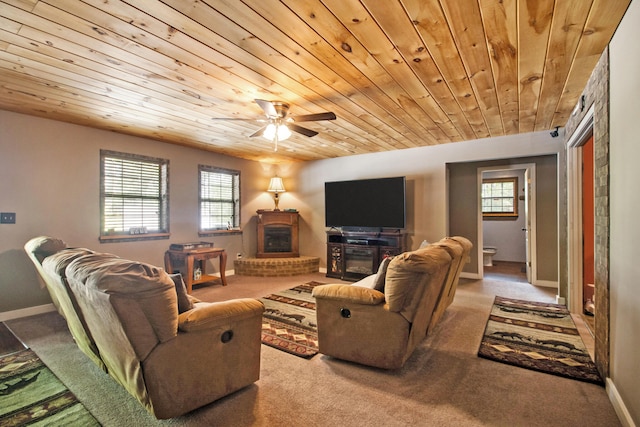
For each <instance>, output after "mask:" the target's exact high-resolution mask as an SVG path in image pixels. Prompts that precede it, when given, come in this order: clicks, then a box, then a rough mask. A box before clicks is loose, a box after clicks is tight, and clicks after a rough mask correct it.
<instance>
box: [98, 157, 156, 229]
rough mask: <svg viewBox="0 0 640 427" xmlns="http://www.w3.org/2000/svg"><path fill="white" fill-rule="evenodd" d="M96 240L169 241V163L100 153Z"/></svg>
mask: <svg viewBox="0 0 640 427" xmlns="http://www.w3.org/2000/svg"><path fill="white" fill-rule="evenodd" d="M100 169H101V176H100V183H101V185H100V211H101V218H100V240H101V241H120V240H131V239H136V240H140V239H157V238H168V237H169V160H164V159H156V158H152V157H145V156H138V155H134V154H126V153H117V152H114V151H106V150H100Z"/></svg>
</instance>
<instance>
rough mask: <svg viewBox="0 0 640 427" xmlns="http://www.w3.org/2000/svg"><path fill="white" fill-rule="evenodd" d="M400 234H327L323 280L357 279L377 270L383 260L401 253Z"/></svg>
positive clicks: (351, 232)
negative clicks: (328, 278)
mask: <svg viewBox="0 0 640 427" xmlns="http://www.w3.org/2000/svg"><path fill="white" fill-rule="evenodd" d="M404 241H405V234H404V233H403V232H401V231H395V232H388V231H371V232H366V231H347V230H343V231H342V232H341V231H338V230H333V229H332V230H329V231H327V277H334V278H337V279H342V280H353V281H356V280H360V279H362V278H364V277H366V276H369V275H371V274H374V273H375V272H376V271H378V266H379V265H380V263H381V262H382V260H383V259H384V258H386V257H390V256H395V255H398V254H401V253H402V252H404V250H405V248H404Z"/></svg>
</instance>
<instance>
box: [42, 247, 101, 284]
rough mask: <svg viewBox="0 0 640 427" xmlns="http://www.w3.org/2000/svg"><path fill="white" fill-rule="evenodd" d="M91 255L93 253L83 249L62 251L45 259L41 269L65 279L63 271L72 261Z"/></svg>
mask: <svg viewBox="0 0 640 427" xmlns="http://www.w3.org/2000/svg"><path fill="white" fill-rule="evenodd" d="M92 253H93V251H91V250H89V249H85V248H68V249H63V250H61V251H59V252H56V253H54V254H53V255H50V256H48V257H46V258H45V259H44V261H42V268H44V270H45V271H46V272H47V273H49V274H51V275H55V276H58V277H66V273H65V270H66V268H67V266H68V265H69V264H71V262H72V261H73V260H75V259H76V258H79V257H81V256H84V255H89V254H92Z"/></svg>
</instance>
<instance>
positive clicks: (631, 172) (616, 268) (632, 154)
mask: <svg viewBox="0 0 640 427" xmlns="http://www.w3.org/2000/svg"><path fill="white" fill-rule="evenodd" d="M638 23H640V3H638V2H631V5H630V6H629V10H628V11H627V13H626V15H625V17H624V19H623V20H622V23H621V25H620V27H619V28H618V30H617V32H616V34H615V35H614V37H613V40H612V42H611V45H610V90H611V95H610V97H611V101H610V108H611V110H610V129H611V130H610V137H611V139H610V146H609V154H610V193H609V194H610V224H611V228H610V234H611V240H610V275H609V279H610V301H611V302H610V304H611V325H610V352H611V358H610V375H611V380H612V381H613V383H614V385H615V389H616V390H617V393H619V395H620V397H621V399H622V401H623V402H624V404H625V405H626V408H627V410H628V412H629V415H630V417H631V418H632V419H633V423H634V424H635V425H640V357H639V356H638V354H639V352H638V351H639V349H640V334H639V333H638V329H639V328H640V284H639V280H640V262H638V255H639V254H640V249H638V243H639V242H640V225H639V223H638V211H640V192H639V191H638V190H637V186H638V183H640V167H638V159H640V142H639V139H640V120H639V118H640V75H639V74H638V70H640V49H638V48H637V44H638V40H640V25H638Z"/></svg>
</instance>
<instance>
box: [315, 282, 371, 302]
mask: <svg viewBox="0 0 640 427" xmlns="http://www.w3.org/2000/svg"><path fill="white" fill-rule="evenodd" d="M311 295H312V296H313V297H314V298H320V299H332V300H340V301H347V302H351V303H356V304H363V305H378V304H381V303H384V294H383V293H382V292H380V291H376V290H375V289H369V288H363V287H360V286H352V285H344V284H330V285H320V286H316V287H315V288H314V289H313V292H312V294H311Z"/></svg>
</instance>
